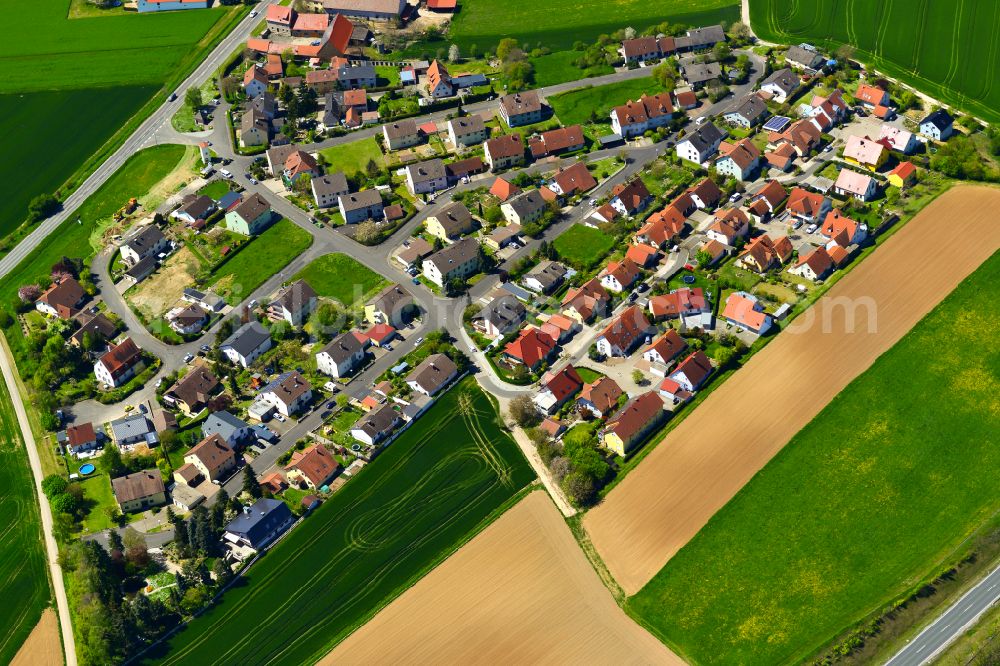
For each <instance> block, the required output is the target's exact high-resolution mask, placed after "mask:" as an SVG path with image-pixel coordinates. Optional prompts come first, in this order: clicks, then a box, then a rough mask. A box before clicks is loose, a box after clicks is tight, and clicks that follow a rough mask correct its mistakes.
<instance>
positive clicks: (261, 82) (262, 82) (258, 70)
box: [243, 65, 268, 99]
mask: <svg viewBox="0 0 1000 666" xmlns="http://www.w3.org/2000/svg"><path fill="white" fill-rule="evenodd" d="M267 84H268V78H267V72H265V71H264V68H263V67H258V66H257V65H254V66H253V67H250V68H249V69H247V71H245V72H244V73H243V91H244V92H245V93H246V96H247V98H248V99H253V98H254V97H256V96H257V95H263V94H264V93H265V92H266V91H267Z"/></svg>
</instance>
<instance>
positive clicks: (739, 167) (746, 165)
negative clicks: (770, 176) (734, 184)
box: [715, 139, 760, 180]
mask: <svg viewBox="0 0 1000 666" xmlns="http://www.w3.org/2000/svg"><path fill="white" fill-rule="evenodd" d="M719 153H720V157H719V158H718V159H717V160H715V170H716V171H718V172H719V173H721V174H723V175H725V176H730V177H731V178H735V179H736V180H749V179H750V176H751V174H752V173H753V172H755V171H756V170H757V166H758V165H759V164H760V151H759V150H758V149H757V146H755V145H754V144H753V142H752V141H751V140H750V139H740V140H739V141H737V142H736V143H730V142H728V141H723V142H722V143H721V144H719Z"/></svg>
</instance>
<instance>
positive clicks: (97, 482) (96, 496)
mask: <svg viewBox="0 0 1000 666" xmlns="http://www.w3.org/2000/svg"><path fill="white" fill-rule="evenodd" d="M80 485H81V486H83V493H84V496H85V497H86V498H87V502H88V504H89V506H88V512H87V516H86V517H85V518H84V519H83V523H82V524H83V529H84V531H86V532H88V533H91V534H93V533H94V532H100V531H102V530H106V529H108V528H110V527H113V526H114V524H113V523H112V522H111V520H110V519H109V518H108V515H107V513H105V510H106V509H108V508H109V507H117V506H118V502H116V501H115V494H114V492H113V491H112V490H111V479H109V478H108V475H107V474H93V475H91V476H88V477H87V478H86V479H84V480H83V481H81V482H80Z"/></svg>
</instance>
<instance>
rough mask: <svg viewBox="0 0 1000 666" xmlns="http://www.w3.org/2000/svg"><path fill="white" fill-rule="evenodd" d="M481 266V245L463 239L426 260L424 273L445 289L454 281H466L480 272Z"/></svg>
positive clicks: (471, 239)
mask: <svg viewBox="0 0 1000 666" xmlns="http://www.w3.org/2000/svg"><path fill="white" fill-rule="evenodd" d="M479 266H480V251H479V243H477V242H476V240H475V239H473V238H463V239H462V240H460V241H457V242H455V243H453V244H452V245H449V246H448V247H446V248H444V249H442V250H438V251H437V252H435V253H434V254H432V255H431V256H429V257H427V258H426V259H424V263H423V271H422V272H423V275H424V277H426V278H427V279H428V280H430V281H431V282H433V283H434V284H436V285H437V286H439V287H441V288H442V289H443V288H444V287H445V285H447V284H448V283H449V282H451V281H452V280H464V279H465V278H467V277H469V276H470V275H473V274H475V273H477V272H479Z"/></svg>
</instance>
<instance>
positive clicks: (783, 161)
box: [764, 141, 797, 171]
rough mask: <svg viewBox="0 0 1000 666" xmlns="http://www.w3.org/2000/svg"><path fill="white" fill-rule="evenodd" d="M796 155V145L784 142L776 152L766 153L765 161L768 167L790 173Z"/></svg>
mask: <svg viewBox="0 0 1000 666" xmlns="http://www.w3.org/2000/svg"><path fill="white" fill-rule="evenodd" d="M796 154H797V153H796V152H795V146H794V145H792V144H791V143H789V142H787V141H782V142H781V143H779V144H778V145H777V146H776V147H775V148H774V150H768V151H767V152H765V153H764V159H765V160H766V161H767V166H768V167H770V168H772V169H778V170H779V171H789V170H790V169H791V168H792V163H793V162H794V161H795V156H796Z"/></svg>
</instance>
